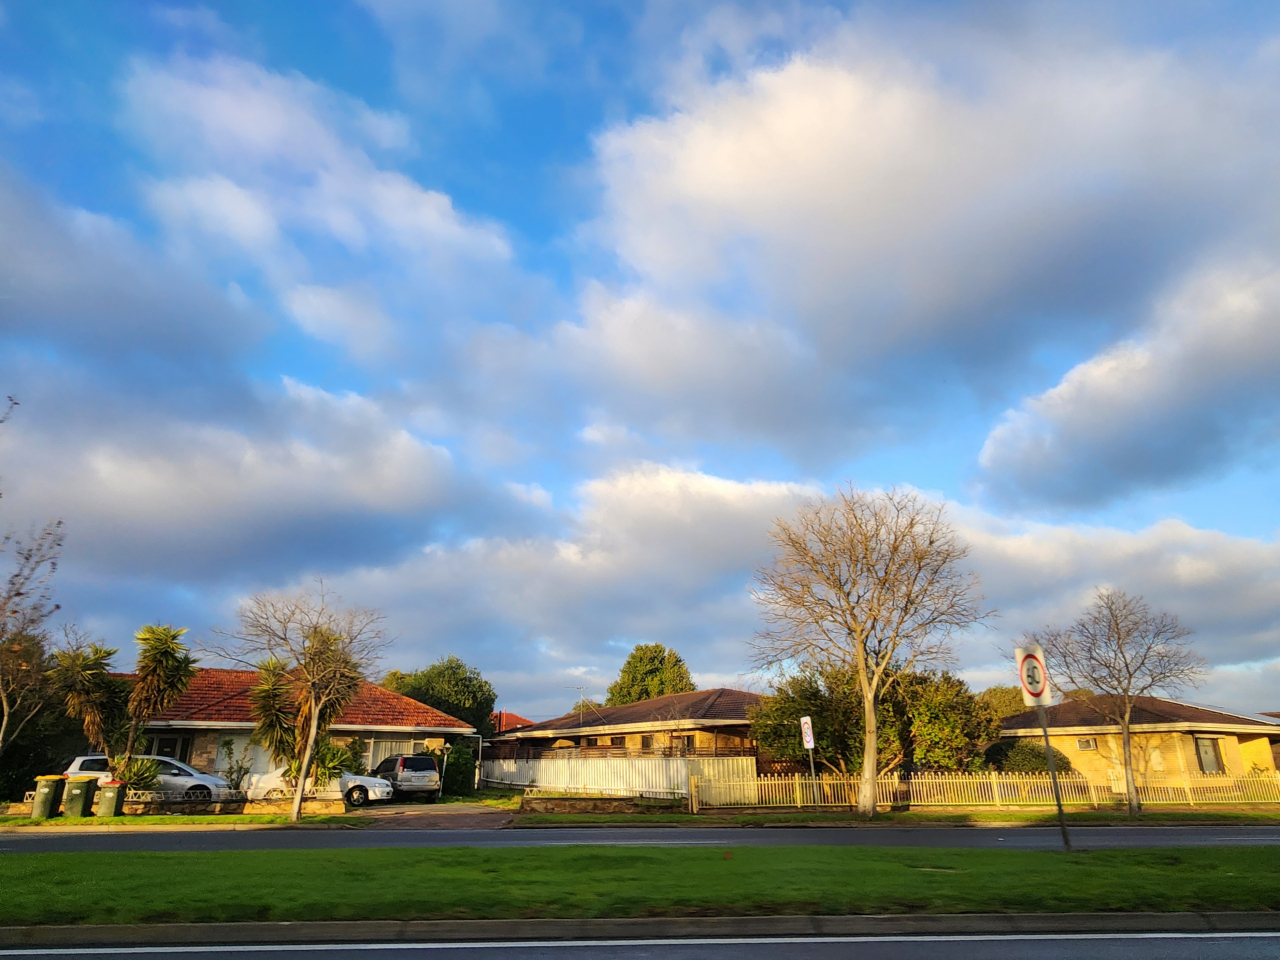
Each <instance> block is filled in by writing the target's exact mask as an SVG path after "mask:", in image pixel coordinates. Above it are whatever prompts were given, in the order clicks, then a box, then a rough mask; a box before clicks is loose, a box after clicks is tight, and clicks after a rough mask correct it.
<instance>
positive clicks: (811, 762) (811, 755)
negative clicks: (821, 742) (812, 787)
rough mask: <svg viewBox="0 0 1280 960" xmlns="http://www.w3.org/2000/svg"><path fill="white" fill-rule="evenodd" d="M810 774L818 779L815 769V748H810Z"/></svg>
mask: <svg viewBox="0 0 1280 960" xmlns="http://www.w3.org/2000/svg"><path fill="white" fill-rule="evenodd" d="M809 776H810V777H812V778H813V779H814V780H817V779H818V775H817V774H816V773H814V771H813V748H812V747H811V748H810V749H809Z"/></svg>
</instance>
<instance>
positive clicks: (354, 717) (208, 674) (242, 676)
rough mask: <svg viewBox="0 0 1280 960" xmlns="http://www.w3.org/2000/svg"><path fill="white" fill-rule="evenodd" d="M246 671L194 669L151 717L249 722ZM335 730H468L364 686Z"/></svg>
mask: <svg viewBox="0 0 1280 960" xmlns="http://www.w3.org/2000/svg"><path fill="white" fill-rule="evenodd" d="M257 679H258V675H257V673H255V672H254V671H252V670H219V669H215V668H206V669H201V670H199V671H198V672H197V673H196V675H195V678H194V679H193V680H192V681H191V686H190V687H188V688H187V692H186V693H184V694H183V695H182V696H181V697H180V698H179V699H178V702H177V703H175V704H174V705H173V706H172V707H170V708H169V709H168V710H166V711H164V712H163V713H161V714H159V715H158V716H156V717H155V718H154V721H155V722H158V723H165V722H170V723H172V722H175V721H185V722H200V723H208V724H210V725H211V726H212V725H217V724H219V723H252V722H253V714H252V713H251V712H250V710H249V688H250V687H252V686H253V685H254V683H255V682H256V681H257ZM334 726H335V727H374V728H381V729H388V728H396V727H402V728H404V727H409V728H415V729H424V728H427V729H442V730H443V729H455V730H458V731H459V732H466V731H470V730H471V729H472V728H471V727H470V726H469V725H468V724H466V723H463V722H462V721H461V720H458V719H456V718H454V717H451V716H449V715H448V714H446V713H441V712H440V711H439V710H437V709H435V708H434V707H429V706H427V705H426V704H425V703H419V702H418V701H417V700H414V699H412V698H410V697H406V696H402V695H401V694H398V693H393V692H392V691H390V690H388V689H386V688H385V687H380V686H378V685H377V684H374V683H369V682H368V681H367V680H366V681H363V682H362V683H361V684H360V692H359V693H357V694H356V698H355V700H353V701H352V702H351V703H350V704H349V705H348V706H347V708H346V709H345V710H343V711H342V714H341V715H340V716H339V717H338V719H337V720H335V721H334Z"/></svg>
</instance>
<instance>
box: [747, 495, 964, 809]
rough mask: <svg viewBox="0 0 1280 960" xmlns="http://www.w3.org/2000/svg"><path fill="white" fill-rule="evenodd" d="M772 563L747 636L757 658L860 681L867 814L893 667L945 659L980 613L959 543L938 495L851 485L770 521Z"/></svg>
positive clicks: (862, 790) (760, 582) (862, 798)
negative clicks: (954, 638) (763, 625)
mask: <svg viewBox="0 0 1280 960" xmlns="http://www.w3.org/2000/svg"><path fill="white" fill-rule="evenodd" d="M770 537H771V539H772V540H773V543H774V545H775V546H776V547H777V551H778V553H777V557H776V559H775V560H774V562H773V564H772V565H771V566H769V567H767V568H764V569H762V570H760V571H759V572H758V573H757V575H756V581H757V588H756V590H755V591H754V594H753V595H754V596H755V598H756V600H757V601H759V602H760V603H761V604H763V605H764V619H765V621H766V622H767V623H769V624H770V625H771V628H770V629H768V630H766V631H764V632H762V633H760V634H759V635H758V636H757V638H756V641H755V644H754V646H755V650H756V662H757V664H759V665H760V666H772V667H781V668H786V667H812V668H814V669H816V670H819V671H830V670H833V669H844V670H849V671H851V672H853V673H856V676H857V678H858V683H859V684H860V686H861V688H862V706H863V715H864V741H863V742H864V748H863V761H862V777H861V783H860V786H859V790H858V810H859V812H861V813H862V814H864V815H866V816H874V815H875V809H876V777H877V775H878V774H879V768H878V766H877V763H878V758H877V754H876V737H877V733H878V731H877V727H876V708H877V706H878V704H879V701H880V695H881V693H882V692H883V690H884V688H885V686H886V685H887V684H888V683H890V682H892V678H893V675H894V674H895V673H899V672H906V671H911V670H915V669H919V668H922V667H923V666H925V665H927V664H942V663H946V662H948V661H949V660H950V658H951V655H950V645H949V641H950V638H951V635H952V634H953V633H954V632H955V631H957V630H962V629H965V628H966V627H970V626H973V625H974V624H976V623H978V622H980V621H981V620H983V619H984V618H985V617H986V616H988V614H987V613H984V612H983V611H982V610H981V608H980V607H979V603H980V600H981V598H980V596H979V594H978V582H977V577H976V576H975V575H973V574H971V573H967V572H965V571H963V570H962V569H961V567H960V561H962V560H963V559H964V558H965V556H967V554H968V548H967V547H966V546H965V545H964V544H963V543H962V542H961V541H960V540H959V538H958V537H957V536H956V535H955V532H954V531H953V530H952V528H951V526H950V525H949V524H948V523H947V522H946V520H945V519H944V516H943V508H942V506H941V505H940V504H935V503H930V502H929V501H927V500H925V499H923V498H922V497H920V496H919V495H917V494H915V493H913V492H911V491H903V490H891V491H889V492H888V493H868V492H864V491H861V490H857V489H856V488H854V487H846V488H843V489H841V490H839V491H837V492H836V494H835V496H834V497H831V498H822V499H820V500H817V501H814V502H812V503H810V504H808V505H806V506H804V507H803V508H801V510H800V511H799V513H798V514H797V516H796V518H795V520H794V521H791V522H787V521H784V520H781V519H779V520H775V521H774V526H773V530H772V532H771V534H770Z"/></svg>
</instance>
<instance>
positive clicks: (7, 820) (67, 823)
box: [0, 813, 369, 827]
mask: <svg viewBox="0 0 1280 960" xmlns="http://www.w3.org/2000/svg"><path fill="white" fill-rule="evenodd" d="M288 822H289V817H288V816H287V815H285V814H275V813H245V814H235V813H223V814H207V815H188V814H164V815H154V816H142V815H139V816H127V817H54V818H52V819H50V820H32V819H31V818H30V817H10V816H0V827H103V826H111V825H123V826H131V827H146V826H156V825H159V824H163V825H164V826H181V825H183V824H210V823H217V824H224V825H225V824H234V823H288ZM302 822H303V823H342V824H347V825H350V826H356V827H361V826H365V825H367V823H368V822H369V818H368V817H361V816H348V815H344V814H314V815H312V816H304V817H303V818H302Z"/></svg>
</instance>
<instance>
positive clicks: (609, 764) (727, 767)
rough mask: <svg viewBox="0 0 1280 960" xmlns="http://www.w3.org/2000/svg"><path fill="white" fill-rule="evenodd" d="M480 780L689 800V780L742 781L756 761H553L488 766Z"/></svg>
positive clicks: (495, 762) (500, 762)
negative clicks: (685, 798)
mask: <svg viewBox="0 0 1280 960" xmlns="http://www.w3.org/2000/svg"><path fill="white" fill-rule="evenodd" d="M481 767H482V769H481V772H480V776H481V779H482V780H483V781H484V782H485V783H489V784H493V785H495V786H508V787H537V788H538V789H540V790H543V791H561V792H564V793H598V794H604V795H609V796H630V797H686V796H688V795H689V778H690V777H698V778H699V779H700V780H743V779H746V778H748V777H754V776H755V770H756V761H755V758H754V757H714V758H712V757H707V758H694V757H554V758H543V759H540V760H485V761H484V762H483V763H482V764H481Z"/></svg>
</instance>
